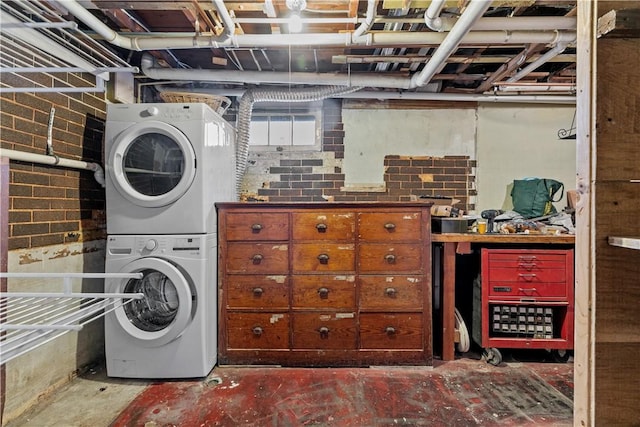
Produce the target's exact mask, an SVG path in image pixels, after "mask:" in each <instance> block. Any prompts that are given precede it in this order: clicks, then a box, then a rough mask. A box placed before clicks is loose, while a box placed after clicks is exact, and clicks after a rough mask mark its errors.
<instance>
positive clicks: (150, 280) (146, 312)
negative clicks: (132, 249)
mask: <svg viewBox="0 0 640 427" xmlns="http://www.w3.org/2000/svg"><path fill="white" fill-rule="evenodd" d="M121 272H122V273H142V275H143V276H142V278H141V279H126V280H122V281H121V282H120V284H119V289H118V290H117V292H118V293H141V294H143V295H144V298H142V299H137V300H136V299H134V300H131V301H128V302H127V303H126V304H124V305H122V306H120V307H118V308H117V309H116V310H115V314H116V318H117V319H118V323H119V324H120V326H121V327H122V328H123V329H124V330H125V331H126V332H128V333H129V335H131V336H132V337H133V338H136V339H138V340H139V341H140V342H141V343H142V344H143V345H146V346H160V345H164V344H167V343H169V342H170V341H172V340H174V339H176V338H178V337H179V336H180V334H182V332H183V331H184V330H185V328H186V327H187V326H188V325H189V323H190V322H191V319H192V311H193V309H194V308H195V307H194V304H195V302H194V294H193V292H192V287H191V286H190V283H189V279H188V278H187V277H185V275H184V274H183V273H182V272H181V271H180V270H178V269H177V268H176V267H175V266H174V265H173V264H171V263H169V262H167V261H165V260H162V259H159V258H141V259H139V260H136V261H133V262H132V263H130V264H128V265H127V266H126V267H125V268H124V269H122V270H121Z"/></svg>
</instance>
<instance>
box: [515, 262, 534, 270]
mask: <svg viewBox="0 0 640 427" xmlns="http://www.w3.org/2000/svg"><path fill="white" fill-rule="evenodd" d="M535 266H536V265H535V263H532V262H523V263H520V264H519V267H521V268H524V269H525V270H529V271H531V270H533V267H535Z"/></svg>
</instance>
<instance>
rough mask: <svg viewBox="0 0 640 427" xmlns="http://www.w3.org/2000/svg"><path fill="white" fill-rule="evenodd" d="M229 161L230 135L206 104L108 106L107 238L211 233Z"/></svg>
mask: <svg viewBox="0 0 640 427" xmlns="http://www.w3.org/2000/svg"><path fill="white" fill-rule="evenodd" d="M235 159H236V154H235V130H234V129H233V127H232V126H231V125H230V124H229V123H228V122H226V121H225V120H224V119H223V118H222V117H220V116H219V115H218V114H217V113H216V112H215V111H213V110H212V109H211V108H210V107H209V106H207V105H206V104H199V103H186V104H181V103H160V104H111V105H108V106H107V122H106V128H105V162H106V170H107V171H106V190H105V191H106V210H107V234H111V235H112V234H196V233H215V232H216V210H215V207H214V203H215V202H224V201H235V200H236V199H237V193H236V179H235V162H236V160H235Z"/></svg>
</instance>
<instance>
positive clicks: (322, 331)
mask: <svg viewBox="0 0 640 427" xmlns="http://www.w3.org/2000/svg"><path fill="white" fill-rule="evenodd" d="M318 332H319V333H320V338H322V339H327V338H329V328H327V327H326V326H322V327H320V329H318Z"/></svg>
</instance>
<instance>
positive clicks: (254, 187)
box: [242, 100, 476, 211]
mask: <svg viewBox="0 0 640 427" xmlns="http://www.w3.org/2000/svg"><path fill="white" fill-rule="evenodd" d="M343 141H344V129H343V125H342V117H341V101H339V100H327V101H325V102H324V105H323V140H322V153H287V154H284V153H278V154H275V155H272V156H269V155H265V154H256V153H252V154H250V165H249V168H250V170H249V171H248V172H247V174H248V177H247V179H246V180H245V186H244V190H243V195H242V198H243V199H245V200H260V201H270V202H322V201H335V202H344V201H409V200H412V199H415V198H416V197H420V196H446V197H453V198H455V199H459V200H460V203H458V204H457V205H456V206H457V207H459V208H461V209H463V210H465V211H468V210H473V209H474V208H475V205H474V201H475V195H476V192H475V191H476V190H475V167H476V161H475V160H472V159H470V158H469V157H468V156H445V157H429V156H397V155H396V156H394V155H390V156H386V158H385V160H384V165H381V167H384V169H385V173H384V181H385V191H383V192H355V191H343V189H342V187H344V173H343V170H342V159H344V143H343ZM252 167H253V170H251V168H252Z"/></svg>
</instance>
